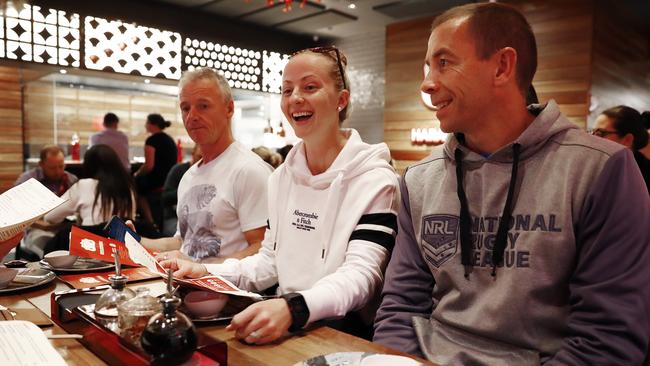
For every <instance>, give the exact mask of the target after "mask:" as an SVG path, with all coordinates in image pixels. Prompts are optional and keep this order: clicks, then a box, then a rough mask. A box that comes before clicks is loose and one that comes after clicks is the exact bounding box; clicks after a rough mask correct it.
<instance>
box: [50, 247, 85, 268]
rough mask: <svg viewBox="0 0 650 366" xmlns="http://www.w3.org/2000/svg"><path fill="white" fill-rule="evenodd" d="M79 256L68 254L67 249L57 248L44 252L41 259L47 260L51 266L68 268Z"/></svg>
mask: <svg viewBox="0 0 650 366" xmlns="http://www.w3.org/2000/svg"><path fill="white" fill-rule="evenodd" d="M77 258H79V257H78V256H76V255H70V252H69V251H67V250H57V251H54V252H50V253H47V254H45V257H43V260H44V261H45V262H47V263H48V264H49V265H50V266H52V268H70V267H72V265H73V264H74V262H76V261H77Z"/></svg>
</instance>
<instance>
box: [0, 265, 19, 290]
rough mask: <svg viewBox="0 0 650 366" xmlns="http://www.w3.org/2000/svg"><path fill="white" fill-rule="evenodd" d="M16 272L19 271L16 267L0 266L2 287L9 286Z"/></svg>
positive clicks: (0, 284)
mask: <svg viewBox="0 0 650 366" xmlns="http://www.w3.org/2000/svg"><path fill="white" fill-rule="evenodd" d="M16 274H18V271H16V270H15V269H11V268H4V267H0V289H2V288H5V287H7V286H9V283H10V282H11V281H13V280H14V277H16Z"/></svg>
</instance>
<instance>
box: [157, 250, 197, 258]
mask: <svg viewBox="0 0 650 366" xmlns="http://www.w3.org/2000/svg"><path fill="white" fill-rule="evenodd" d="M168 259H183V260H186V261H192V258H191V257H189V256H187V255H185V254H183V252H181V251H180V250H178V249H176V250H170V251H167V252H160V253H158V254H156V260H157V261H166V260H168Z"/></svg>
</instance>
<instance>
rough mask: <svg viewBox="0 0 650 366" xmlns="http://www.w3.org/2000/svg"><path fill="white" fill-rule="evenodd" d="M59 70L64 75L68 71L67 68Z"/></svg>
mask: <svg viewBox="0 0 650 366" xmlns="http://www.w3.org/2000/svg"><path fill="white" fill-rule="evenodd" d="M59 72H60V73H62V74H64V75H65V74H67V73H68V70H65V69H61V70H59Z"/></svg>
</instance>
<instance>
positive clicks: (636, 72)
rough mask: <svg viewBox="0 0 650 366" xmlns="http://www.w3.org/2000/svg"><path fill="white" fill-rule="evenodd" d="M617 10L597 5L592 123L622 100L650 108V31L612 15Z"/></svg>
mask: <svg viewBox="0 0 650 366" xmlns="http://www.w3.org/2000/svg"><path fill="white" fill-rule="evenodd" d="M613 11H614V9H608V8H606V7H605V6H604V4H602V3H598V5H597V7H596V16H595V27H594V28H595V31H594V50H593V54H594V61H593V85H592V90H591V94H592V96H593V98H594V102H595V103H594V107H595V108H594V111H593V112H592V113H591V115H590V116H589V121H590V123H593V121H594V120H595V119H596V117H597V116H598V114H600V112H602V111H603V110H605V109H607V108H610V107H614V106H617V105H620V104H623V105H628V106H630V107H632V108H636V109H637V110H639V111H647V110H650V34H648V33H647V32H645V33H644V32H642V31H639V30H636V29H634V28H632V27H630V25H629V24H626V23H625V22H623V21H622V20H621V18H620V17H616V16H612V12H613Z"/></svg>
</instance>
